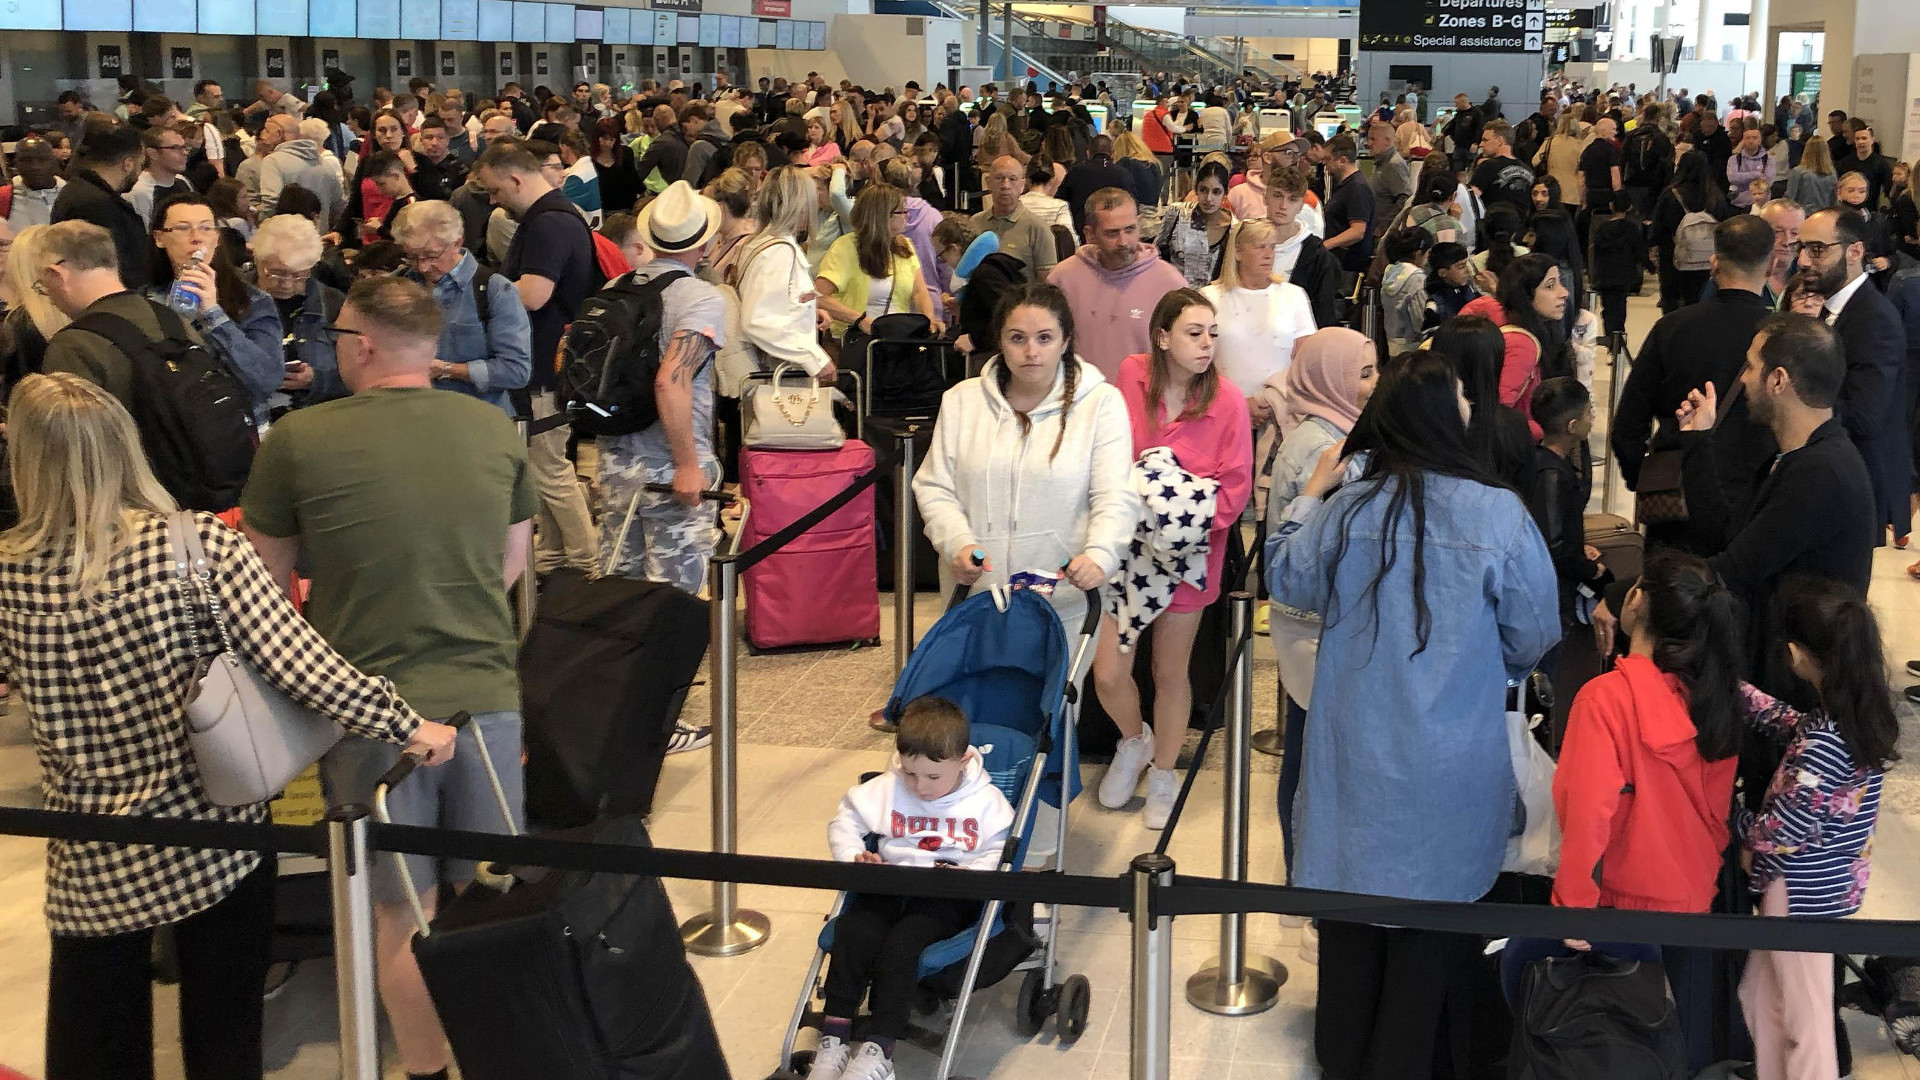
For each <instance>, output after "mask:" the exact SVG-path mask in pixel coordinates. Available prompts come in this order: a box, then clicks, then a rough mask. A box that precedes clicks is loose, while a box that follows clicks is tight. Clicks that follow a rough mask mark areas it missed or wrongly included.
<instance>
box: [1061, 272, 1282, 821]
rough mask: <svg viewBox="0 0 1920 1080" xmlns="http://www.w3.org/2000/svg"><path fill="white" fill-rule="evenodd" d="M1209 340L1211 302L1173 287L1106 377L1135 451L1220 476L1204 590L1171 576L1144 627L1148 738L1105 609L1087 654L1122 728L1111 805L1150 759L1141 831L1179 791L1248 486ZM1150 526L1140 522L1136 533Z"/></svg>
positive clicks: (1106, 791)
mask: <svg viewBox="0 0 1920 1080" xmlns="http://www.w3.org/2000/svg"><path fill="white" fill-rule="evenodd" d="M1219 337H1220V328H1219V326H1218V324H1217V322H1216V316H1215V314H1214V308H1213V304H1212V303H1210V302H1209V301H1208V300H1207V298H1206V297H1204V296H1202V295H1201V294H1200V293H1199V292H1197V291H1195V290H1193V289H1176V290H1174V291H1172V292H1169V293H1168V294H1166V296H1164V297H1162V298H1161V300H1160V303H1159V304H1158V305H1157V306H1156V307H1155V308H1154V309H1153V317H1152V319H1151V320H1150V321H1149V323H1148V340H1149V343H1150V348H1151V349H1152V351H1151V352H1150V353H1148V354H1146V355H1135V356H1129V357H1127V358H1126V359H1125V360H1124V361H1122V362H1121V364H1120V373H1119V378H1118V379H1117V380H1116V381H1117V383H1118V385H1119V387H1120V393H1121V395H1122V396H1123V397H1124V398H1126V402H1127V417H1128V419H1129V420H1130V421H1131V423H1132V426H1133V452H1134V456H1135V457H1136V458H1138V457H1139V455H1140V454H1141V452H1142V451H1145V450H1147V449H1148V448H1150V447H1157V446H1164V447H1167V448H1168V449H1170V450H1172V451H1173V455H1174V457H1175V458H1177V459H1178V461H1179V463H1180V468H1181V470H1182V471H1184V472H1186V473H1187V474H1189V475H1190V476H1192V477H1194V478H1197V479H1211V480H1215V481H1218V482H1219V490H1218V491H1217V492H1216V494H1215V496H1214V506H1213V523H1212V528H1211V529H1209V530H1208V532H1207V575H1206V578H1205V581H1204V588H1196V587H1195V586H1193V585H1191V584H1187V583H1184V582H1183V583H1181V584H1180V585H1179V586H1178V587H1177V588H1176V589H1175V590H1174V592H1173V596H1172V599H1171V601H1170V602H1169V603H1168V604H1167V609H1166V612H1165V613H1164V614H1162V615H1160V616H1159V617H1158V618H1157V619H1155V620H1154V621H1153V624H1152V629H1153V634H1154V648H1153V686H1154V698H1153V712H1154V720H1155V721H1156V724H1157V726H1158V728H1159V730H1160V732H1161V734H1160V735H1159V736H1158V737H1156V736H1155V734H1154V728H1153V727H1152V726H1149V725H1148V724H1147V723H1146V722H1145V719H1144V718H1143V717H1142V716H1141V715H1140V693H1139V690H1138V688H1137V687H1135V686H1134V683H1133V657H1132V655H1131V654H1129V653H1122V652H1121V651H1120V647H1119V643H1118V639H1119V626H1118V624H1117V622H1116V621H1115V619H1114V616H1113V615H1112V614H1111V613H1109V614H1108V615H1107V618H1106V625H1105V626H1103V627H1102V628H1101V632H1100V643H1099V648H1098V651H1097V652H1096V653H1095V654H1094V661H1093V678H1094V684H1095V686H1096V687H1097V688H1098V689H1099V692H1100V703H1101V704H1102V705H1103V706H1105V707H1106V710H1107V713H1108V715H1110V716H1112V717H1113V722H1114V724H1115V725H1116V726H1118V727H1119V729H1120V745H1119V747H1118V748H1116V749H1115V751H1114V755H1113V763H1112V764H1111V765H1109V766H1107V774H1106V777H1105V779H1103V780H1102V781H1101V782H1100V802H1101V805H1103V806H1105V807H1107V808H1108V809H1110V810H1117V809H1119V808H1121V807H1122V806H1125V805H1126V804H1127V802H1128V801H1129V800H1131V799H1132V798H1133V791H1134V788H1135V787H1136V786H1138V785H1139V783H1140V773H1141V772H1142V771H1143V770H1148V768H1149V766H1151V770H1150V772H1149V775H1148V778H1147V804H1146V825H1147V827H1148V828H1150V829H1160V828H1164V827H1165V826H1166V823H1167V816H1168V814H1169V813H1171V812H1172V809H1173V800H1174V796H1175V794H1176V792H1177V791H1178V789H1179V781H1178V774H1177V773H1176V772H1174V763H1175V760H1176V759H1177V758H1178V757H1179V754H1180V741H1181V739H1182V738H1183V737H1184V736H1185V734H1186V730H1187V714H1188V712H1189V711H1190V710H1191V708H1192V701H1193V690H1192V685H1191V683H1190V682H1189V681H1188V677H1187V668H1188V664H1189V661H1190V660H1191V659H1192V656H1193V641H1194V637H1195V635H1196V634H1197V633H1198V631H1199V629H1200V613H1201V611H1202V610H1203V609H1205V608H1206V606H1207V605H1208V604H1211V603H1212V602H1213V601H1214V600H1216V599H1218V598H1219V596H1220V590H1221V587H1222V580H1221V579H1222V576H1223V574H1224V572H1225V569H1226V557H1227V533H1228V530H1230V529H1231V528H1232V527H1233V525H1234V523H1235V522H1236V521H1238V520H1239V519H1240V511H1241V510H1243V509H1245V508H1246V505H1247V499H1248V498H1249V497H1250V496H1251V495H1252V493H1253V435H1252V431H1253V428H1252V422H1251V421H1250V420H1249V419H1248V414H1247V399H1246V397H1245V396H1244V395H1243V394H1241V392H1240V390H1239V388H1238V387H1236V386H1234V384H1233V383H1232V382H1231V381H1229V380H1227V379H1224V378H1222V377H1221V376H1220V371H1219V367H1218V365H1217V364H1216V362H1215V361H1216V357H1215V354H1214V349H1215V347H1216V345H1217V344H1218V340H1219ZM1149 517H1151V515H1149ZM1151 527H1152V522H1151V521H1150V520H1149V521H1148V522H1147V523H1146V524H1145V525H1143V526H1142V529H1143V530H1146V531H1150V530H1151ZM1122 572H1126V571H1125V570H1124V569H1123V571H1122Z"/></svg>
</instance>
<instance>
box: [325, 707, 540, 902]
mask: <svg viewBox="0 0 1920 1080" xmlns="http://www.w3.org/2000/svg"><path fill="white" fill-rule="evenodd" d="M476 737H478V738H483V739H485V740H486V742H487V752H488V753H489V754H490V755H492V757H493V767H494V768H495V769H498V770H499V772H500V787H501V790H502V791H504V792H505V793H506V797H507V806H508V807H509V808H511V809H512V811H513V817H514V821H513V824H514V828H515V829H518V828H520V827H521V826H522V823H523V822H524V820H525V813H526V811H525V806H524V804H525V802H526V796H525V791H526V785H525V782H524V779H523V777H522V774H521V769H520V714H519V713H518V712H491V713H476V714H474V717H473V722H472V723H470V724H468V725H467V727H466V728H465V729H464V730H462V731H461V732H460V740H459V742H458V744H457V745H456V746H455V747H454V752H453V759H452V760H451V761H448V762H446V763H445V764H442V765H435V766H433V767H432V768H422V769H416V770H414V773H413V775H412V776H409V777H407V779H406V782H405V783H402V784H401V785H400V786H399V787H396V788H394V789H393V790H392V791H390V792H388V793H387V811H388V813H389V814H390V815H391V816H392V819H393V822H394V824H396V825H426V826H435V827H439V828H444V829H463V830H467V831H470V832H484V833H506V832H507V831H508V830H507V823H506V821H504V820H503V819H502V818H501V815H500V804H499V802H498V800H496V799H495V798H494V794H493V788H492V785H491V784H489V783H488V782H487V770H486V768H485V767H484V766H482V765H481V764H480V755H479V754H478V753H476V752H475V751H474V749H473V740H474V739H475V738H476ZM398 760H400V748H399V747H398V746H395V745H393V744H392V743H384V742H376V741H375V740H373V739H366V738H361V737H359V736H352V735H350V736H348V737H347V738H345V739H342V740H341V741H340V743H339V745H337V746H335V747H334V748H333V749H332V750H329V751H327V756H326V757H324V758H321V759H320V781H321V784H322V785H323V786H324V788H325V789H326V794H327V805H328V806H330V807H334V806H344V805H347V804H349V803H360V804H362V805H365V806H368V807H371V806H372V805H373V786H374V784H375V783H376V782H377V781H378V780H379V779H380V776H381V774H382V773H384V772H386V771H387V770H388V769H390V768H392V767H393V763H394V762H396V761H398ZM401 858H404V859H406V860H407V872H408V873H410V874H412V875H413V885H414V888H416V889H418V890H420V892H421V894H422V895H432V890H433V889H434V887H435V886H436V885H437V884H438V883H440V882H446V883H448V884H451V885H465V884H467V883H468V882H470V881H472V880H473V877H474V864H473V863H472V862H470V861H468V860H465V859H448V860H435V859H434V858H433V857H431V856H428V855H398V856H396V855H395V854H393V853H392V852H384V851H383V852H381V853H379V854H378V855H376V856H374V865H373V899H374V902H375V903H380V904H404V903H406V902H407V890H406V888H405V887H404V886H403V885H402V884H401V881H400V871H399V869H398V868H397V866H396V860H397V859H401Z"/></svg>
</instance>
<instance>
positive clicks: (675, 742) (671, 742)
mask: <svg viewBox="0 0 1920 1080" xmlns="http://www.w3.org/2000/svg"><path fill="white" fill-rule="evenodd" d="M712 741H713V728H711V727H708V726H706V725H702V726H700V727H694V726H692V725H691V724H681V723H676V724H674V725H673V734H672V735H669V736H667V753H669V754H684V753H686V752H687V751H689V750H698V749H700V748H701V747H703V746H705V745H707V744H708V743H710V742H712Z"/></svg>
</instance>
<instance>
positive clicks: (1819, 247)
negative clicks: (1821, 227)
mask: <svg viewBox="0 0 1920 1080" xmlns="http://www.w3.org/2000/svg"><path fill="white" fill-rule="evenodd" d="M1844 246H1845V245H1844V244H1841V243H1840V242H1839V241H1832V242H1829V241H1825V240H1796V241H1794V243H1793V251H1794V254H1796V255H1804V256H1806V257H1807V258H1809V259H1824V258H1826V257H1827V252H1828V251H1832V250H1836V249H1838V248H1841V247H1844Z"/></svg>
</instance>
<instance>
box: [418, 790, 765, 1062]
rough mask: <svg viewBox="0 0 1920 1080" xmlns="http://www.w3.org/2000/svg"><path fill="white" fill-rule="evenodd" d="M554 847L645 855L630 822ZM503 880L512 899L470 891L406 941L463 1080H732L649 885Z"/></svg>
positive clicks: (611, 821)
mask: <svg viewBox="0 0 1920 1080" xmlns="http://www.w3.org/2000/svg"><path fill="white" fill-rule="evenodd" d="M552 838H553V839H572V840H591V841H593V842H595V843H602V844H618V845H625V846H630V847H646V846H649V843H650V841H649V840H648V838H647V833H646V828H645V827H644V826H643V825H642V824H641V823H640V819H639V818H638V817H635V816H630V815H629V816H622V817H614V818H608V819H606V820H603V821H600V822H596V823H594V824H592V825H588V826H585V827H583V828H579V829H572V830H568V831H565V832H562V833H556V834H552ZM496 869H500V868H498V867H496ZM511 873H512V876H513V878H514V879H515V880H514V884H513V886H512V888H511V889H509V890H508V891H507V892H504V893H502V892H498V891H496V890H494V889H492V888H489V887H487V886H486V885H484V884H478V883H476V884H475V885H473V886H471V887H469V888H468V889H467V890H466V891H465V892H463V893H461V894H460V895H459V896H458V897H455V898H454V899H453V900H452V901H451V902H450V903H448V904H446V905H445V906H444V909H443V910H442V911H441V913H440V914H439V916H438V917H436V918H435V919H434V921H433V927H432V933H430V934H428V935H426V936H424V937H416V938H414V940H413V952H414V956H415V958H416V959H417V960H418V961H419V963H420V974H421V976H422V977H423V978H424V979H425V980H426V984H427V991H428V993H429V994H431V995H432V997H433V1003H434V1007H435V1008H436V1010H437V1011H438V1012H439V1014H440V1017H441V1020H442V1022H443V1023H444V1024H445V1025H446V1029H447V1040H448V1042H449V1043H450V1044H451V1045H452V1047H453V1056H454V1060H455V1061H457V1062H458V1063H459V1065H460V1074H461V1075H462V1076H464V1077H465V1078H466V1080H528V1078H530V1077H539V1078H540V1080H728V1076H729V1074H728V1072H727V1062H726V1058H725V1057H724V1056H723V1055H722V1053H721V1050H720V1036H719V1033H718V1032H717V1031H716V1030H715V1029H714V1026H713V1015H712V1012H711V1010H710V1009H709V1008H708V1005H707V998H706V994H705V992H704V991H703V990H702V989H701V986H700V980H699V978H698V977H697V976H696V975H695V974H694V972H693V968H692V966H691V965H689V964H688V963H687V958H686V952H685V948H684V947H683V946H682V945H681V943H680V931H679V927H678V925H677V923H676V922H675V919H674V915H673V908H672V905H671V904H669V903H668V901H667V894H666V890H665V889H664V888H662V887H661V885H660V881H659V879H658V878H650V877H634V876H631V875H625V874H589V873H576V872H565V871H548V870H542V869H539V868H527V869H515V870H512V871H511Z"/></svg>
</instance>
